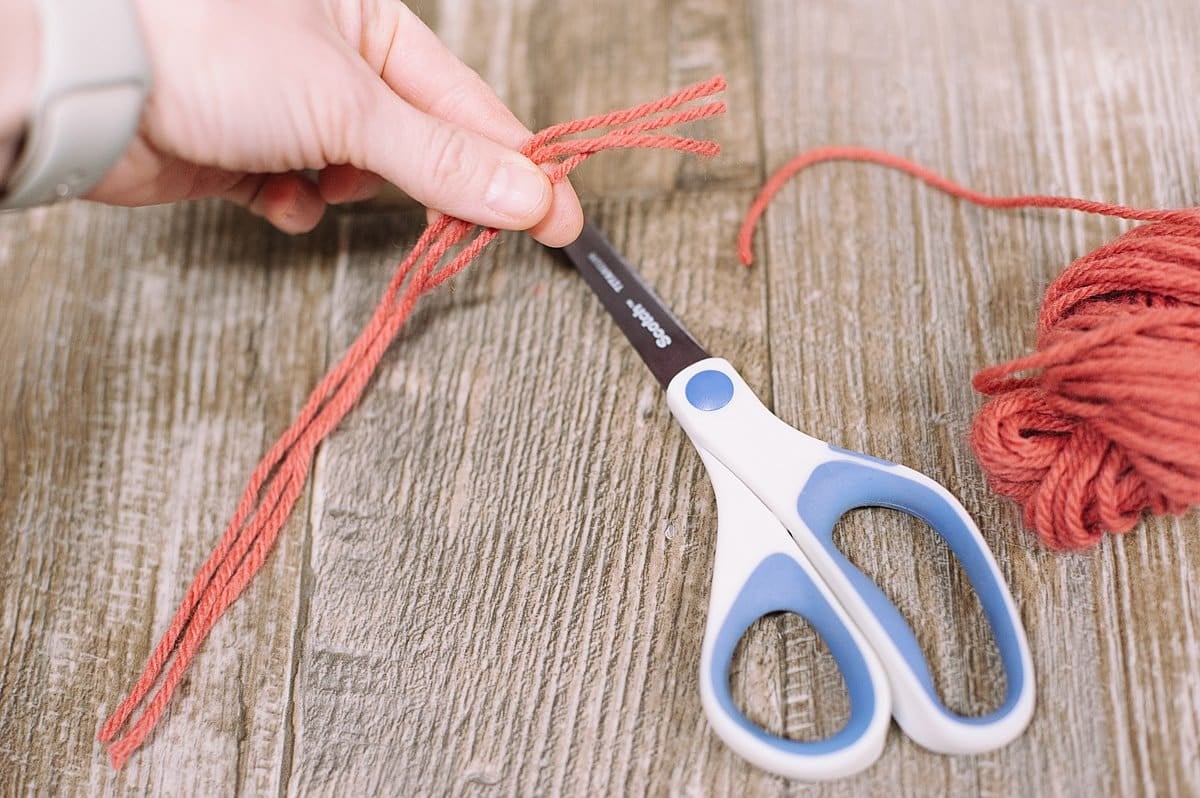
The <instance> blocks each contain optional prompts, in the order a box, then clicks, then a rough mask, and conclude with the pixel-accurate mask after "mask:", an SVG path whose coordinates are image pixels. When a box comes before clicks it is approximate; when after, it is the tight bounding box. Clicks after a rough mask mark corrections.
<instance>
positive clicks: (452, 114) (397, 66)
mask: <svg viewBox="0 0 1200 798" xmlns="http://www.w3.org/2000/svg"><path fill="white" fill-rule="evenodd" d="M365 7H366V10H365V11H364V18H363V20H362V24H363V26H364V30H363V32H362V35H361V36H360V37H359V43H360V48H359V50H360V53H361V54H362V56H363V58H364V59H366V61H367V63H368V64H370V66H371V67H372V68H373V69H375V70H376V71H377V72H378V73H379V75H380V76H381V77H382V78H383V80H384V82H385V83H387V85H388V86H389V87H390V88H391V89H392V91H394V92H396V94H398V95H399V96H401V97H402V98H404V99H405V100H406V101H407V102H409V103H410V104H411V105H413V106H414V107H416V108H418V109H420V110H421V111H424V112H425V113H427V114H429V115H431V116H435V117H438V118H440V119H444V120H445V121H447V122H451V123H453V124H455V125H458V126H460V127H464V128H467V129H468V130H471V131H474V132H476V133H479V134H480V135H483V136H486V137H488V138H490V139H492V140H493V141H496V142H497V143H499V144H503V145H504V146H506V147H511V148H513V149H514V150H519V149H520V148H521V147H522V146H524V145H525V143H526V142H527V141H529V138H530V137H531V136H532V135H533V134H532V133H531V132H530V131H529V129H528V128H527V127H525V125H523V124H521V122H520V120H518V119H517V118H516V116H514V115H513V113H512V111H510V110H509V109H508V107H507V106H505V105H504V103H503V102H501V100H500V98H499V97H498V96H497V95H496V93H495V92H494V91H492V88H491V87H490V86H488V84H487V83H486V82H485V81H484V80H483V78H481V77H480V76H479V75H478V73H476V72H475V71H474V70H473V69H471V68H470V67H469V66H467V65H466V64H464V63H463V62H462V61H461V60H459V58H458V57H457V56H456V55H455V54H454V53H453V52H452V51H451V50H450V49H449V48H448V47H446V45H445V44H444V43H443V42H442V41H441V40H440V39H439V38H438V37H437V35H436V34H435V33H434V32H433V31H432V30H430V29H429V27H428V26H427V25H426V24H425V23H424V22H422V21H421V20H420V19H419V18H418V17H417V15H416V14H414V13H413V12H412V11H411V10H410V9H409V8H408V7H407V6H405V5H404V4H403V3H400V2H398V1H397V0H372V2H370V3H367V4H365ZM371 17H375V18H376V19H375V20H372V19H370V18H371ZM373 23H374V24H373ZM582 229H583V210H582V208H580V205H579V198H578V197H577V196H576V195H575V190H574V189H573V188H571V185H570V184H569V183H568V182H567V181H562V182H560V183H558V184H556V185H555V186H554V197H553V200H552V202H551V205H550V211H549V212H548V213H547V215H546V217H545V218H544V219H542V221H541V222H539V223H538V224H536V225H534V227H532V228H531V229H530V230H529V232H530V233H531V234H532V235H533V236H534V238H536V239H537V240H538V241H541V242H542V243H543V244H546V245H547V246H552V247H561V246H566V245H567V244H569V243H571V242H572V241H574V240H575V239H576V238H577V237H578V236H579V233H580V231H581V230H582Z"/></svg>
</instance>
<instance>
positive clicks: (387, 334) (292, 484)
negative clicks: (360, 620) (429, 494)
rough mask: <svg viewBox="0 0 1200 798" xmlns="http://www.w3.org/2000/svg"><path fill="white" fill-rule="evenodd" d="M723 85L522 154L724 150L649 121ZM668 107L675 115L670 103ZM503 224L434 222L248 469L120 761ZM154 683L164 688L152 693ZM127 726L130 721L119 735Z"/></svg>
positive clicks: (711, 109)
mask: <svg viewBox="0 0 1200 798" xmlns="http://www.w3.org/2000/svg"><path fill="white" fill-rule="evenodd" d="M724 89H725V81H724V79H723V78H722V77H720V76H717V77H714V78H711V79H710V80H707V81H704V82H702V83H697V84H695V85H693V86H689V87H687V88H685V89H682V90H681V91H678V92H676V93H674V94H671V95H669V96H667V97H664V98H662V99H660V100H656V101H653V102H649V103H644V104H642V105H637V106H633V107H631V108H626V109H623V110H621V111H615V112H611V113H607V114H599V115H596V116H591V117H587V118H585V119H581V120H577V121H574V122H566V123H563V124H559V125H554V126H552V127H549V128H546V129H545V130H543V131H541V132H540V133H538V134H536V135H534V136H533V137H532V138H531V139H530V141H529V142H528V144H526V146H525V147H524V148H523V150H522V152H523V153H524V154H525V155H526V156H527V157H529V158H530V159H532V160H533V161H535V162H537V163H539V164H541V165H542V166H543V167H550V168H549V172H548V173H549V176H550V179H551V180H552V181H554V182H559V181H561V180H563V179H565V178H566V176H567V174H568V173H569V172H570V171H571V170H572V169H574V168H575V167H576V166H578V165H579V164H580V163H582V162H583V161H585V160H586V159H588V158H590V157H591V156H592V155H595V154H596V153H598V152H603V151H605V150H612V149H631V148H637V149H672V150H679V151H681V152H687V153H692V154H696V155H702V156H711V155H716V154H717V153H718V151H719V148H718V146H717V145H716V144H715V143H713V142H711V141H701V140H696V139H691V138H686V137H682V136H676V135H671V134H655V133H651V132H650V131H654V130H660V129H662V128H665V127H669V126H674V125H679V124H684V123H687V122H692V121H695V120H697V119H704V118H707V117H711V116H715V115H717V114H721V113H723V112H724V110H725V104H724V103H723V102H721V101H716V100H709V101H707V102H705V103H704V104H701V105H692V106H690V107H686V108H684V106H687V105H688V104H689V103H691V102H693V101H695V100H701V99H706V98H711V97H712V96H713V95H715V94H717V93H719V92H721V91H724ZM677 109H678V110H677ZM668 111H671V112H672V113H665V112H668ZM600 128H615V129H613V130H609V131H608V132H605V133H601V134H600V135H596V136H594V137H592V138H586V139H572V140H570V141H560V139H562V138H563V137H564V136H570V135H575V134H578V133H594V132H595V131H597V130H598V129H600ZM498 233H499V231H497V230H494V229H490V228H488V229H482V230H478V229H477V228H476V227H475V226H473V225H471V224H469V223H468V222H465V221H463V220H461V219H454V218H452V217H448V216H442V217H439V218H438V219H437V220H436V221H435V222H433V223H432V224H430V225H429V226H428V227H427V228H426V229H425V231H424V232H423V233H422V235H421V236H420V238H419V239H418V240H417V243H416V244H415V245H414V246H413V249H412V251H411V252H410V253H409V254H408V256H407V257H405V258H404V260H403V261H402V262H401V263H400V265H399V266H398V268H397V270H396V273H395V275H394V276H393V277H392V280H391V282H390V283H389V284H388V286H387V289H386V290H385V291H384V294H383V297H382V298H381V300H380V302H379V305H378V306H377V307H376V309H375V311H374V313H373V314H372V316H371V319H370V321H369V322H368V323H367V325H366V327H365V328H364V329H363V332H362V333H361V334H360V335H359V336H358V338H357V339H355V341H354V343H353V344H351V346H350V348H349V349H348V350H347V351H346V354H345V355H344V356H343V357H342V359H341V360H340V361H339V362H338V363H337V364H336V365H335V366H334V367H333V368H332V369H331V370H330V371H329V372H328V373H327V374H326V375H325V376H324V377H323V378H322V379H321V380H320V382H319V383H318V384H317V386H316V388H315V389H314V390H313V392H312V394H311V395H310V396H309V397H308V400H307V401H306V402H305V404H304V406H303V407H302V408H301V410H300V413H299V414H298V415H297V417H296V419H295V421H294V422H293V423H292V424H291V426H289V427H288V428H287V430H285V431H284V433H283V434H282V435H281V436H280V438H279V440H278V441H276V442H275V444H274V445H273V446H272V447H271V448H270V450H269V451H268V452H267V454H266V456H265V457H263V459H262V460H261V461H260V462H259V464H258V467H257V468H255V470H254V472H253V473H252V474H251V476H250V480H249V482H248V484H247V485H246V489H245V492H244V493H243V494H242V498H241V500H240V501H239V502H238V505H237V508H236V509H235V511H234V514H233V517H232V518H231V519H230V521H229V524H228V526H227V527H226V528H225V531H224V533H223V534H222V535H221V538H220V539H219V541H218V543H217V546H216V548H215V549H214V550H213V552H212V554H211V555H210V556H209V558H208V559H207V560H206V561H205V562H204V564H203V565H202V566H201V568H200V570H199V571H198V572H197V574H196V577H195V579H194V580H193V582H192V584H191V586H190V587H189V588H188V590H187V593H186V594H185V595H184V597H183V600H182V602H181V603H180V605H179V608H178V610H177V611H176V613H175V615H174V617H173V618H172V619H171V623H170V624H169V625H168V627H167V630H166V632H164V634H163V636H162V638H161V639H160V640H159V642H158V644H157V645H156V646H155V647H154V649H153V651H152V652H151V654H150V656H149V658H148V659H147V661H146V664H145V667H144V669H143V671H142V673H141V675H140V676H139V677H138V678H137V680H136V681H135V682H134V684H133V687H132V688H131V689H130V691H129V693H128V694H127V695H126V697H125V698H124V699H123V700H122V701H121V702H120V704H119V705H118V706H117V707H116V709H115V710H113V712H112V714H111V716H110V717H109V718H108V719H107V720H106V721H105V723H104V724H103V726H101V728H100V732H99V735H98V739H99V740H100V741H101V742H102V743H109V744H110V746H109V758H110V761H111V762H112V765H113V767H114V768H118V769H119V768H121V767H122V766H123V765H124V764H125V762H126V761H127V760H128V758H129V756H130V755H131V754H132V753H133V752H134V751H136V750H137V748H138V747H139V746H141V745H142V743H143V742H144V741H145V740H146V738H147V736H148V735H149V734H150V732H151V731H152V730H153V729H154V726H155V725H156V724H157V723H158V721H159V719H160V718H161V717H162V714H163V713H164V712H165V710H166V708H167V706H168V704H169V703H170V701H171V697H172V695H173V694H174V692H175V690H176V688H177V687H178V686H179V683H180V681H181V680H182V679H183V676H184V674H185V673H186V672H187V669H188V666H189V665H190V664H191V662H192V660H193V658H194V657H195V655H196V653H197V651H199V649H200V647H201V646H202V645H203V644H204V641H205V639H206V638H207V637H208V634H209V632H210V631H211V630H212V628H213V626H214V624H215V623H216V622H217V620H218V619H219V618H220V616H221V615H222V614H223V613H224V612H225V610H226V609H228V608H229V606H230V605H231V604H232V603H233V602H234V601H235V600H236V599H237V597H238V596H239V595H240V594H241V593H242V591H243V590H245V588H246V586H247V585H248V584H249V582H250V580H251V579H253V577H254V575H255V574H256V573H257V572H258V571H259V569H260V568H261V567H262V565H263V563H264V562H265V561H266V558H267V557H268V555H269V554H270V551H271V549H272V547H273V546H274V544H275V541H276V540H277V539H278V537H279V534H280V531H281V530H282V528H283V525H284V523H285V522H286V521H287V519H288V517H289V515H290V514H291V512H292V509H293V508H294V506H295V504H296V501H297V500H298V499H299V498H300V496H301V494H302V493H303V491H304V485H305V482H306V481H307V478H308V473H309V471H310V469H311V466H312V461H313V457H314V455H315V453H316V450H317V447H318V446H319V445H320V444H321V442H322V441H323V440H324V439H325V437H326V436H327V435H329V433H330V432H332V431H333V429H334V428H335V427H336V426H337V425H338V424H339V423H340V422H341V420H342V418H344V417H345V415H346V414H347V413H348V412H349V411H350V409H351V408H352V407H353V406H354V405H355V404H356V403H357V401H358V399H359V398H360V397H361V396H362V394H363V392H364V391H365V390H366V387H367V385H368V383H369V382H370V380H371V377H372V375H373V374H374V373H375V370H376V368H377V367H378V365H379V362H380V360H381V359H382V358H383V355H384V353H385V352H386V351H387V349H388V347H389V346H390V345H391V343H392V341H393V340H394V339H395V337H396V335H397V334H398V333H399V331H400V328H401V327H402V326H403V324H404V322H405V320H406V319H407V318H408V316H409V314H410V313H411V312H412V310H413V308H414V306H415V305H416V302H417V300H418V299H420V297H421V296H422V295H423V294H424V293H426V292H427V291H429V290H432V289H433V288H435V287H437V286H438V285H440V284H442V283H443V282H445V281H446V280H448V279H450V278H451V277H453V276H454V275H456V274H458V273H459V272H460V271H462V270H463V269H464V268H466V266H467V265H468V264H470V263H471V262H472V261H473V260H474V259H475V258H476V257H477V256H478V255H479V253H480V252H482V251H483V249H484V248H485V247H486V246H487V245H488V244H489V243H491V241H492V240H494V239H495V238H496V236H497V235H498ZM472 234H474V235H473V237H472ZM468 239H470V240H468ZM463 242H467V243H466V245H465V246H464V247H463V249H462V250H461V251H460V252H458V253H457V254H456V255H455V256H454V257H453V258H451V259H450V260H449V261H448V262H447V263H446V264H445V265H442V266H440V267H439V264H440V263H441V262H442V260H443V259H444V258H445V257H446V255H447V254H448V252H449V251H450V250H451V249H452V248H453V247H455V246H457V245H459V244H462V243H463ZM164 671H165V674H164ZM156 684H158V689H157V691H156V692H154V693H153V695H152V696H151V691H152V690H153V689H154V687H155V685H156ZM147 699H149V700H148V703H147ZM143 705H144V708H143V710H142V713H141V715H140V716H138V717H137V718H136V720H134V721H133V723H132V725H131V726H128V728H127V729H126V726H127V725H128V724H129V722H130V720H131V718H132V717H133V715H134V712H135V711H136V710H137V709H138V708H139V707H142V706H143ZM122 729H126V731H125V733H124V735H123V736H120V737H118V735H119V734H120V733H121V731H122Z"/></svg>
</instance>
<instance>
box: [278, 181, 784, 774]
mask: <svg viewBox="0 0 1200 798" xmlns="http://www.w3.org/2000/svg"><path fill="white" fill-rule="evenodd" d="M746 200H747V196H746V195H745V194H744V193H736V194H733V195H729V194H714V193H703V194H699V193H696V194H684V195H680V196H676V197H674V198H671V199H666V200H653V201H644V202H639V201H631V202H612V203H605V204H604V205H602V206H601V207H598V208H596V210H595V218H596V219H597V221H598V222H599V223H601V224H603V225H604V226H605V227H606V228H607V229H608V230H609V232H610V233H611V234H612V235H613V237H614V239H615V240H616V241H617V242H618V244H619V246H622V247H624V248H626V249H627V250H628V251H630V252H631V253H635V252H636V253H645V261H644V266H645V268H646V272H647V274H648V275H649V277H650V278H651V279H654V280H656V281H658V283H659V285H660V287H661V289H662V291H663V293H664V294H665V295H667V296H670V297H672V299H673V300H674V301H676V304H677V307H678V308H679V310H680V312H681V313H683V314H684V315H685V316H689V317H691V318H694V319H696V321H697V325H696V326H697V333H698V334H701V335H703V336H704V337H706V338H707V339H708V340H711V341H712V342H713V345H714V346H718V347H720V348H721V349H722V351H726V352H729V353H730V355H731V356H732V357H736V358H738V359H739V360H740V361H742V362H743V363H744V364H745V366H746V374H747V378H748V379H750V380H752V381H754V382H756V383H758V384H759V385H760V386H761V385H762V378H763V375H764V372H765V364H766V361H765V357H764V355H765V342H766V338H765V328H764V322H765V317H764V316H763V314H762V313H761V312H749V313H747V312H746V309H747V308H748V307H749V308H753V307H754V306H755V305H758V304H759V303H761V301H762V285H763V284H762V275H761V274H760V273H755V272H746V271H744V270H741V269H738V268H736V267H734V266H733V264H732V263H730V262H729V260H728V258H726V257H724V252H723V250H724V248H723V247H722V246H721V245H720V242H721V240H722V234H723V232H724V231H725V230H727V229H728V227H729V225H731V224H732V223H733V222H734V221H735V220H736V218H737V215H738V213H739V211H740V208H742V207H743V206H744V204H745V201H746ZM688 220H690V221H688ZM352 229H353V230H354V234H353V236H352V239H353V240H355V241H358V242H363V243H364V244H365V246H366V248H367V254H366V256H365V257H363V258H359V257H358V256H357V254H356V253H355V252H353V251H352V255H351V258H350V260H349V262H348V263H347V264H346V266H345V268H344V269H342V270H340V271H339V275H338V280H337V288H336V290H335V297H334V302H333V305H334V307H336V308H339V310H338V311H337V312H336V313H335V322H334V338H333V341H334V346H335V347H337V348H341V347H344V346H345V345H346V344H347V343H348V341H349V340H350V337H351V336H352V335H353V334H355V333H356V332H357V330H358V329H359V327H360V326H361V323H362V320H363V318H364V316H365V314H366V313H367V311H368V308H367V307H366V306H365V305H363V304H362V302H361V297H363V296H364V294H366V293H367V288H366V287H367V286H373V285H379V284H382V283H383V282H384V281H385V279H386V273H387V271H389V270H390V268H391V262H390V261H387V260H385V261H384V262H382V263H381V262H380V261H379V259H378V257H377V255H376V252H377V247H375V246H374V242H375V241H377V240H380V239H386V238H387V237H388V236H389V235H391V232H390V231H391V230H393V229H394V223H393V222H392V221H391V220H390V219H388V218H379V219H366V220H361V221H359V220H356V221H354V222H353V223H352ZM450 363H454V364H456V365H455V367H453V368H448V367H447V364H450ZM318 473H319V475H320V481H321V485H322V486H323V488H322V489H320V490H318V492H317V495H316V500H315V501H314V512H313V519H312V523H313V554H314V557H313V568H314V586H315V589H314V592H313V595H312V600H311V604H310V608H309V613H308V628H307V630H306V632H305V635H304V654H303V657H302V659H301V663H300V667H299V669H298V671H297V684H296V696H297V701H298V703H297V707H296V721H295V728H296V754H295V758H294V771H293V777H292V783H291V787H292V788H293V789H294V790H295V791H297V792H300V793H303V792H307V791H310V790H316V791H325V790H328V791H330V792H334V793H342V792H346V791H352V790H355V789H357V788H361V787H362V786H369V787H370V788H371V789H380V790H383V791H385V792H395V791H406V790H409V789H420V790H421V791H422V792H428V793H429V794H448V793H459V792H462V791H464V790H465V789H467V787H468V786H469V785H470V786H472V789H476V788H478V789H483V790H485V791H487V792H489V793H498V794H514V793H515V794H562V793H571V794H579V793H612V792H620V791H622V790H623V789H625V788H626V787H627V788H629V789H630V790H632V791H633V792H641V791H643V789H646V790H649V791H650V792H652V793H661V792H662V791H663V788H664V787H665V786H666V785H668V784H670V780H671V778H672V776H673V773H674V771H673V770H669V769H665V768H662V767H661V764H660V763H662V762H663V759H662V754H663V753H664V752H665V751H667V750H679V751H680V752H681V753H683V752H693V753H691V754H689V756H696V755H700V754H698V753H697V752H701V751H703V752H705V753H703V754H702V756H703V758H704V760H706V761H707V760H711V759H712V758H713V753H712V752H711V751H710V750H709V749H712V748H714V747H716V743H715V740H714V738H713V737H712V735H711V734H710V733H709V732H708V731H707V730H706V729H705V727H704V724H703V720H702V717H701V715H700V714H699V697H698V691H697V685H696V676H695V666H696V663H697V661H698V656H699V642H700V634H701V630H702V624H703V614H704V613H703V609H704V606H705V596H706V595H707V581H708V578H709V572H710V568H711V562H710V560H711V550H712V521H713V509H714V508H713V507H712V500H711V491H710V490H709V488H708V487H707V485H706V483H705V481H704V478H703V475H702V472H701V470H700V467H699V460H698V458H697V457H696V456H695V455H694V453H693V452H691V451H690V449H689V448H688V445H687V444H686V442H685V441H684V439H683V438H682V437H681V434H680V432H679V431H678V430H677V429H676V428H675V427H674V426H673V424H672V422H671V421H670V418H669V416H668V414H667V412H666V409H665V405H664V404H663V401H662V398H661V392H660V390H659V389H658V388H657V386H656V385H655V383H654V382H653V380H652V379H650V377H649V375H648V374H646V373H645V371H644V369H643V368H642V367H641V366H640V364H639V363H638V362H637V361H636V358H635V357H634V356H633V355H632V352H631V351H628V350H627V348H626V347H625V345H624V343H623V340H622V339H620V338H619V337H618V335H617V333H616V331H615V329H614V328H612V326H611V324H610V323H609V322H608V321H607V319H606V317H604V316H603V314H602V312H601V311H600V309H599V306H598V304H597V303H596V302H595V300H594V299H593V298H592V297H591V295H590V294H589V293H588V292H587V290H586V288H585V287H584V286H583V284H582V283H581V282H580V281H579V280H578V278H577V277H576V276H575V275H574V274H573V272H572V271H571V270H570V269H569V267H567V266H565V264H564V263H563V262H561V261H560V260H558V259H557V258H555V257H553V256H552V255H551V254H550V253H548V252H546V251H544V250H541V249H539V248H536V247H535V246H533V245H532V244H531V242H530V241H529V240H527V239H523V238H520V237H512V236H509V237H505V238H504V239H502V241H501V243H500V244H499V245H498V246H497V247H496V248H495V249H494V250H493V251H492V252H490V253H489V254H488V255H487V256H485V258H484V259H483V260H482V262H480V263H479V264H477V265H476V266H474V267H473V269H472V270H471V271H470V272H468V273H467V274H465V275H463V276H461V277H460V278H457V279H456V280H455V282H454V284H453V287H452V290H450V291H447V292H442V293H439V294H437V295H434V296H430V297H428V298H427V300H426V301H425V303H424V304H423V305H422V307H421V308H420V309H419V310H418V312H417V316H416V317H414V319H413V320H412V326H411V327H410V329H409V331H408V332H407V333H406V334H405V335H404V340H403V341H402V342H401V343H400V344H399V346H398V347H397V348H396V350H395V351H393V352H392V353H391V354H390V355H389V358H388V360H387V361H386V362H385V365H384V367H383V369H382V370H381V372H380V374H379V376H378V378H377V379H376V381H375V385H374V387H373V390H372V391H371V393H370V395H369V396H368V397H366V398H365V399H364V401H363V403H362V405H361V406H360V407H359V408H358V410H357V412H356V413H355V415H354V417H353V418H351V419H348V420H347V422H346V424H345V425H344V426H343V427H342V429H341V430H340V431H339V432H338V434H337V435H336V436H335V437H334V439H333V440H331V441H330V442H329V443H328V444H327V445H326V447H325V448H324V450H323V453H322V456H321V462H320V465H319V466H318ZM349 618H353V619H354V621H353V623H347V619H349ZM382 706H386V707H389V710H388V711H386V712H381V711H380V708H381V707H382ZM683 741H686V742H683ZM681 743H682V745H683V747H682V748H681V749H679V748H678V746H680V745H681ZM718 758H719V757H718ZM685 775H688V776H689V777H690V774H686V772H685Z"/></svg>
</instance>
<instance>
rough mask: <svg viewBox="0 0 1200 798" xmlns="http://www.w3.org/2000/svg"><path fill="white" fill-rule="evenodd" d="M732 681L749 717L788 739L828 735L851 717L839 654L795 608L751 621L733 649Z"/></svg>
mask: <svg viewBox="0 0 1200 798" xmlns="http://www.w3.org/2000/svg"><path fill="white" fill-rule="evenodd" d="M729 687H730V691H731V693H732V695H733V701H734V703H735V704H736V705H737V707H738V709H740V710H741V712H742V714H744V715H745V716H746V718H747V719H749V720H750V721H751V722H752V723H754V724H755V725H757V726H759V727H761V728H762V729H763V730H764V731H766V732H768V733H770V734H773V735H775V736H776V737H782V738H784V739H787V740H794V741H796V742H816V741H820V740H826V739H828V738H830V737H832V736H833V735H835V734H837V733H838V732H839V731H841V730H842V729H843V728H844V727H845V726H846V723H847V722H848V721H849V719H850V694H849V692H848V691H847V689H846V683H845V680H844V679H843V678H842V673H841V670H840V669H839V667H838V663H837V660H835V659H834V657H833V654H832V653H831V652H830V650H829V647H828V646H826V645H825V641H824V640H822V639H821V636H820V635H819V634H817V632H816V630H815V629H814V628H813V626H812V624H810V623H809V622H808V621H806V620H805V619H804V618H803V617H801V616H800V615H798V614H796V613H794V612H772V613H768V614H766V615H764V616H762V617H761V618H759V619H758V620H757V621H755V622H754V623H752V624H751V625H750V628H748V629H747V630H746V632H745V634H743V635H742V638H741V640H739V641H738V645H737V647H736V648H735V649H734V653H733V659H732V662H731V663H730V670H729Z"/></svg>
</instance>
